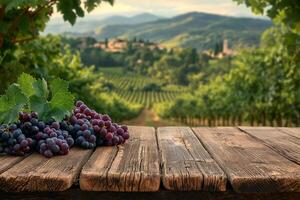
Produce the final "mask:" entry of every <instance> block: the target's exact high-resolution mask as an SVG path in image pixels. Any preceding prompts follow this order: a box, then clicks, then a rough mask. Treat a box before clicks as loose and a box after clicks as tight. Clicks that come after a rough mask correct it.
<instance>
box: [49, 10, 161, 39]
mask: <svg viewBox="0 0 300 200" xmlns="http://www.w3.org/2000/svg"><path fill="white" fill-rule="evenodd" d="M159 19H162V17H159V16H156V15H153V14H149V13H142V14H139V15H135V16H133V17H125V16H112V17H108V18H105V19H99V20H97V19H89V20H85V19H82V20H80V21H78V22H77V23H76V24H75V25H74V26H71V25H70V24H69V23H62V22H61V21H54V22H50V23H49V24H48V25H47V27H46V30H45V31H44V33H43V34H48V33H52V34H57V33H64V32H68V33H70V32H73V33H87V32H91V31H95V27H97V29H99V28H102V27H105V26H107V25H122V24H129V25H136V24H140V23H147V22H152V21H156V20H159Z"/></svg>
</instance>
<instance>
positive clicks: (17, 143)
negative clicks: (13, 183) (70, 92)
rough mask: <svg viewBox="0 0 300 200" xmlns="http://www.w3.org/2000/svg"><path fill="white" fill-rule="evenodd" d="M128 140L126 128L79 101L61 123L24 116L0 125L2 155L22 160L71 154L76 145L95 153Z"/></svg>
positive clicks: (23, 113) (22, 113)
mask: <svg viewBox="0 0 300 200" xmlns="http://www.w3.org/2000/svg"><path fill="white" fill-rule="evenodd" d="M128 138H129V133H128V128H127V126H120V125H118V124H116V123H113V122H112V120H111V118H110V117H109V116H108V115H102V114H99V113H97V112H96V111H94V110H91V109H90V108H88V107H87V106H86V105H85V104H84V103H83V102H82V101H77V102H76V107H75V108H74V110H73V114H72V115H71V117H69V118H66V119H65V120H63V121H61V122H56V121H55V120H53V119H51V120H49V121H48V122H46V123H45V122H44V121H42V120H39V118H38V114H37V113H36V112H31V113H26V112H21V113H20V114H19V120H18V121H17V122H15V123H12V124H2V125H0V154H1V153H6V154H10V155H19V156H23V155H26V154H28V153H31V152H33V151H34V150H36V151H37V152H39V153H40V154H42V155H44V156H45V157H48V158H50V157H52V156H55V155H66V154H68V152H69V150H70V148H71V147H72V146H73V145H74V144H75V145H77V146H80V147H82V148H85V149H93V148H95V147H96V146H104V145H106V146H113V145H119V144H122V143H124V142H125V141H126V140H127V139H128Z"/></svg>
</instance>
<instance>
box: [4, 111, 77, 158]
mask: <svg viewBox="0 0 300 200" xmlns="http://www.w3.org/2000/svg"><path fill="white" fill-rule="evenodd" d="M73 145H74V140H73V138H72V136H71V135H69V133H68V131H65V130H61V129H60V124H59V123H58V122H55V121H54V120H50V121H49V122H48V123H45V122H43V121H41V120H39V119H38V114H37V113H36V112H32V113H26V112H21V113H20V114H19V121H17V122H15V123H13V124H10V125H6V124H3V125H1V127H0V153H6V154H10V155H20V156H23V155H25V154H27V153H30V152H32V151H34V150H36V151H38V152H39V153H40V154H42V155H44V156H46V157H52V156H54V155H66V154H67V153H68V152H69V150H70V147H71V146H73Z"/></svg>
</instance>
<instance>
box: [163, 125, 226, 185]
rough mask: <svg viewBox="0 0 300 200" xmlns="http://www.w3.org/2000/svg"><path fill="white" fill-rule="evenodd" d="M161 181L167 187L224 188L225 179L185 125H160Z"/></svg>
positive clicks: (223, 174) (220, 170)
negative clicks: (161, 126)
mask: <svg viewBox="0 0 300 200" xmlns="http://www.w3.org/2000/svg"><path fill="white" fill-rule="evenodd" d="M157 137H158V143H159V148H160V151H161V160H162V161H161V162H162V182H163V185H164V187H165V188H166V189H169V190H181V191H191V190H205V191H225V190H226V182H227V178H226V175H225V173H224V172H223V171H222V169H221V168H220V167H219V166H218V164H216V162H215V161H214V160H213V159H212V157H211V156H210V155H209V154H208V152H207V151H206V150H205V149H204V147H203V146H202V144H201V143H200V141H199V140H198V138H197V137H196V136H195V135H194V133H193V132H192V130H191V129H190V128H188V127H163V128H158V132H157Z"/></svg>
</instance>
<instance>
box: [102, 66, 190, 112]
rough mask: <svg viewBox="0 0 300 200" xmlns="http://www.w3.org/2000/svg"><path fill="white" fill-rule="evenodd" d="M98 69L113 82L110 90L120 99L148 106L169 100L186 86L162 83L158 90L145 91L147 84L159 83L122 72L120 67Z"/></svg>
mask: <svg viewBox="0 0 300 200" xmlns="http://www.w3.org/2000/svg"><path fill="white" fill-rule="evenodd" d="M100 71H101V72H102V73H103V74H104V76H105V77H106V79H107V80H109V82H110V83H111V84H113V86H114V87H113V88H112V91H113V92H114V93H116V94H117V95H118V96H119V97H120V98H121V99H123V100H125V101H127V102H130V103H134V104H140V105H142V106H143V107H145V108H150V107H152V106H153V105H154V104H156V103H162V102H166V101H171V100H173V99H175V98H176V97H177V96H179V95H181V94H182V93H184V92H185V91H186V90H187V88H185V87H182V86H177V85H164V86H162V87H161V88H160V90H159V91H145V90H144V87H145V86H147V85H149V84H157V85H159V84H161V83H160V81H159V80H155V79H152V78H151V77H146V76H141V75H136V74H132V73H124V71H123V69H122V68H120V67H114V68H113V67H110V68H102V69H100Z"/></svg>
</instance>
